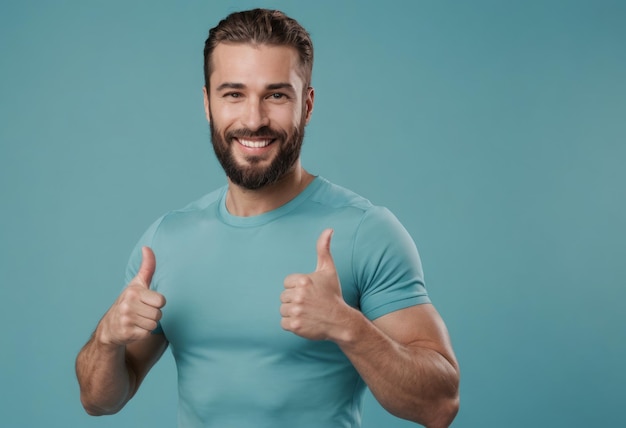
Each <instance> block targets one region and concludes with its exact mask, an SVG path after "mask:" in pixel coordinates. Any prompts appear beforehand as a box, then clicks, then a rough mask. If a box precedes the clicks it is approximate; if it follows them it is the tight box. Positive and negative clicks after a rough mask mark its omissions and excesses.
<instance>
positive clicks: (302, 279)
mask: <svg viewBox="0 0 626 428" xmlns="http://www.w3.org/2000/svg"><path fill="white" fill-rule="evenodd" d="M332 234H333V230H332V229H326V230H324V231H323V232H322V234H321V235H320V237H319V239H318V240H317V267H316V268H315V272H313V273H310V274H292V275H289V276H287V277H286V278H285V290H284V291H283V292H282V294H281V296H280V301H281V302H282V304H281V306H280V314H281V316H282V319H281V326H282V328H283V329H285V330H287V331H291V332H292V333H295V334H297V335H298V336H301V337H304V338H306V339H311V340H335V339H336V338H338V337H340V335H341V331H342V330H343V329H345V327H346V321H347V318H348V316H349V313H350V312H351V311H352V310H353V309H352V308H351V307H350V306H348V304H346V302H345V301H344V300H343V296H342V294H341V285H340V283H339V277H338V276H337V270H336V269H335V262H334V261H333V257H332V255H331V253H330V240H331V237H332Z"/></svg>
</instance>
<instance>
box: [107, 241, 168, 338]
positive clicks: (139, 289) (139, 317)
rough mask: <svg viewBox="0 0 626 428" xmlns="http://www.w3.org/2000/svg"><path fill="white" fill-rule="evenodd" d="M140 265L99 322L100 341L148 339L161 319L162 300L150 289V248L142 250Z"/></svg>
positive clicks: (152, 261)
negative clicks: (133, 276)
mask: <svg viewBox="0 0 626 428" xmlns="http://www.w3.org/2000/svg"><path fill="white" fill-rule="evenodd" d="M141 255H142V260H141V266H140V268H139V272H137V276H135V278H133V279H132V280H131V281H130V283H129V284H128V286H127V287H126V288H125V289H124V291H123V292H122V293H121V294H120V296H119V297H118V298H117V300H116V301H115V303H114V304H113V306H111V308H110V309H109V310H108V311H107V313H106V314H105V315H104V317H103V318H102V321H101V322H100V326H99V330H100V337H101V340H102V342H104V343H107V344H112V345H122V346H124V345H127V344H129V343H131V342H135V341H137V340H140V339H144V338H146V337H149V336H150V334H151V332H152V330H154V329H155V328H156V327H157V323H158V321H159V320H160V319H161V308H162V307H163V306H165V297H163V295H162V294H159V293H157V292H156V291H154V290H150V282H152V275H153V274H154V270H155V269H156V259H155V257H154V253H153V252H152V250H151V249H150V248H149V247H143V248H142V249H141Z"/></svg>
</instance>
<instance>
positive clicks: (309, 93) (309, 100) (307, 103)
mask: <svg viewBox="0 0 626 428" xmlns="http://www.w3.org/2000/svg"><path fill="white" fill-rule="evenodd" d="M314 101H315V89H313V88H312V87H311V86H309V87H308V88H307V90H306V99H305V100H304V108H305V109H306V116H305V121H304V123H306V124H308V123H309V121H310V120H311V115H312V114H313V104H314Z"/></svg>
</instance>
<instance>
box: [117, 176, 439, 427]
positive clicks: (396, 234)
mask: <svg viewBox="0 0 626 428" xmlns="http://www.w3.org/2000/svg"><path fill="white" fill-rule="evenodd" d="M226 190H227V189H226V187H224V188H222V189H220V190H217V191H215V192H213V193H210V194H208V195H206V196H205V197H203V198H201V199H199V200H198V201H196V202H194V203H192V204H190V205H188V206H187V207H185V208H183V209H181V210H177V211H172V212H170V213H168V214H166V215H165V216H163V217H162V218H160V219H159V220H158V221H157V222H155V223H154V224H153V225H152V226H151V227H150V228H149V229H148V231H147V232H146V233H145V234H144V236H143V237H142V238H141V240H140V242H139V243H138V244H137V247H136V248H135V250H134V251H133V254H132V256H131V259H130V261H129V265H128V269H127V278H126V280H127V282H128V281H130V279H131V278H133V277H134V276H135V275H136V272H137V270H138V268H139V265H140V262H141V246H143V245H147V246H150V247H151V248H152V249H153V250H154V253H155V255H156V260H157V267H156V271H155V274H154V277H153V280H152V288H153V289H155V290H157V291H158V292H160V293H162V294H163V295H164V296H165V298H166V299H167V304H166V306H165V307H164V308H163V318H162V319H161V324H160V332H162V333H163V334H165V336H166V338H167V340H168V341H169V343H170V346H171V351H172V353H173V355H174V358H175V361H176V365H177V368H178V392H179V410H178V420H179V426H180V427H185V428H187V427H215V428H224V427H236V428H247V427H250V428H252V427H254V428H263V427H267V428H283V427H284V428H294V427H298V428H308V427H311V428H313V427H315V428H319V427H325V428H329V427H332V428H334V427H360V426H361V408H362V402H363V393H364V390H365V388H366V385H365V384H364V382H363V380H362V379H361V377H360V376H359V374H358V373H357V371H356V370H355V369H354V367H353V366H352V364H351V363H350V361H349V360H348V359H347V357H346V356H345V355H344V354H343V353H342V352H341V350H340V349H339V347H338V346H337V345H336V344H334V343H333V342H330V341H311V340H307V339H303V338H301V337H299V336H297V335H295V334H293V333H291V332H288V331H285V330H283V329H282V328H281V326H280V320H281V316H280V313H279V308H280V294H281V292H282V291H283V289H284V287H283V281H284V279H285V277H286V276H287V275H289V274H292V273H309V272H312V271H314V270H315V266H316V262H317V254H316V247H315V245H316V242H317V239H318V237H319V235H320V233H321V232H322V231H323V230H324V229H326V228H332V229H334V234H333V238H332V242H331V253H332V256H333V260H334V262H335V265H336V267H337V271H338V275H339V279H340V282H341V287H342V291H343V297H344V299H345V301H346V302H347V303H348V304H349V305H351V306H353V307H355V308H358V309H359V310H360V311H361V312H362V313H363V314H364V315H365V316H366V317H367V318H369V319H371V320H373V319H376V318H378V317H380V316H382V315H384V314H387V313H389V312H392V311H396V310H399V309H403V308H406V307H409V306H413V305H417V304H422V303H428V302H429V299H428V296H427V293H426V290H425V288H424V283H423V275H422V268H421V263H420V259H419V255H418V253H417V249H416V247H415V244H414V243H413V240H412V239H411V237H410V236H409V234H408V233H407V231H406V230H405V229H404V228H403V227H402V225H401V224H400V223H399V221H398V220H397V219H396V218H395V217H394V216H393V214H391V213H390V212H389V211H388V210H387V209H385V208H382V207H377V206H374V205H372V204H371V203H370V202H369V201H368V200H366V199H364V198H362V197H360V196H358V195H356V194H354V193H353V192H350V191H348V190H346V189H343V188H341V187H339V186H336V185H333V184H331V183H330V182H328V181H327V180H325V179H323V178H321V177H316V178H315V180H314V181H313V182H312V183H311V184H310V185H309V186H308V187H307V188H306V189H305V190H304V191H303V192H302V193H301V194H300V195H298V196H297V197H296V198H295V199H293V200H292V201H290V202H289V203H287V204H285V205H283V206H282V207H280V208H278V209H276V210H274V211H271V212H268V213H264V214H261V215H259V216H253V217H236V216H233V215H231V214H230V213H229V212H228V211H227V209H226V205H225V196H226Z"/></svg>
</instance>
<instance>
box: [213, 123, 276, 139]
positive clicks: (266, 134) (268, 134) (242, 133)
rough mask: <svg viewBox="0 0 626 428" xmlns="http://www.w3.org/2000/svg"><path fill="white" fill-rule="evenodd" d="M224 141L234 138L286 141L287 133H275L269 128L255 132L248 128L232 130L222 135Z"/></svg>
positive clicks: (262, 128) (264, 127) (265, 127)
mask: <svg viewBox="0 0 626 428" xmlns="http://www.w3.org/2000/svg"><path fill="white" fill-rule="evenodd" d="M224 137H225V139H226V141H231V140H233V139H234V138H261V139H268V140H275V139H282V140H283V141H284V140H286V139H287V133H286V132H285V131H277V130H275V129H272V128H270V127H269V126H263V127H261V128H259V129H257V130H256V131H252V130H251V129H248V128H240V129H233V130H231V131H228V132H226V134H224Z"/></svg>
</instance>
